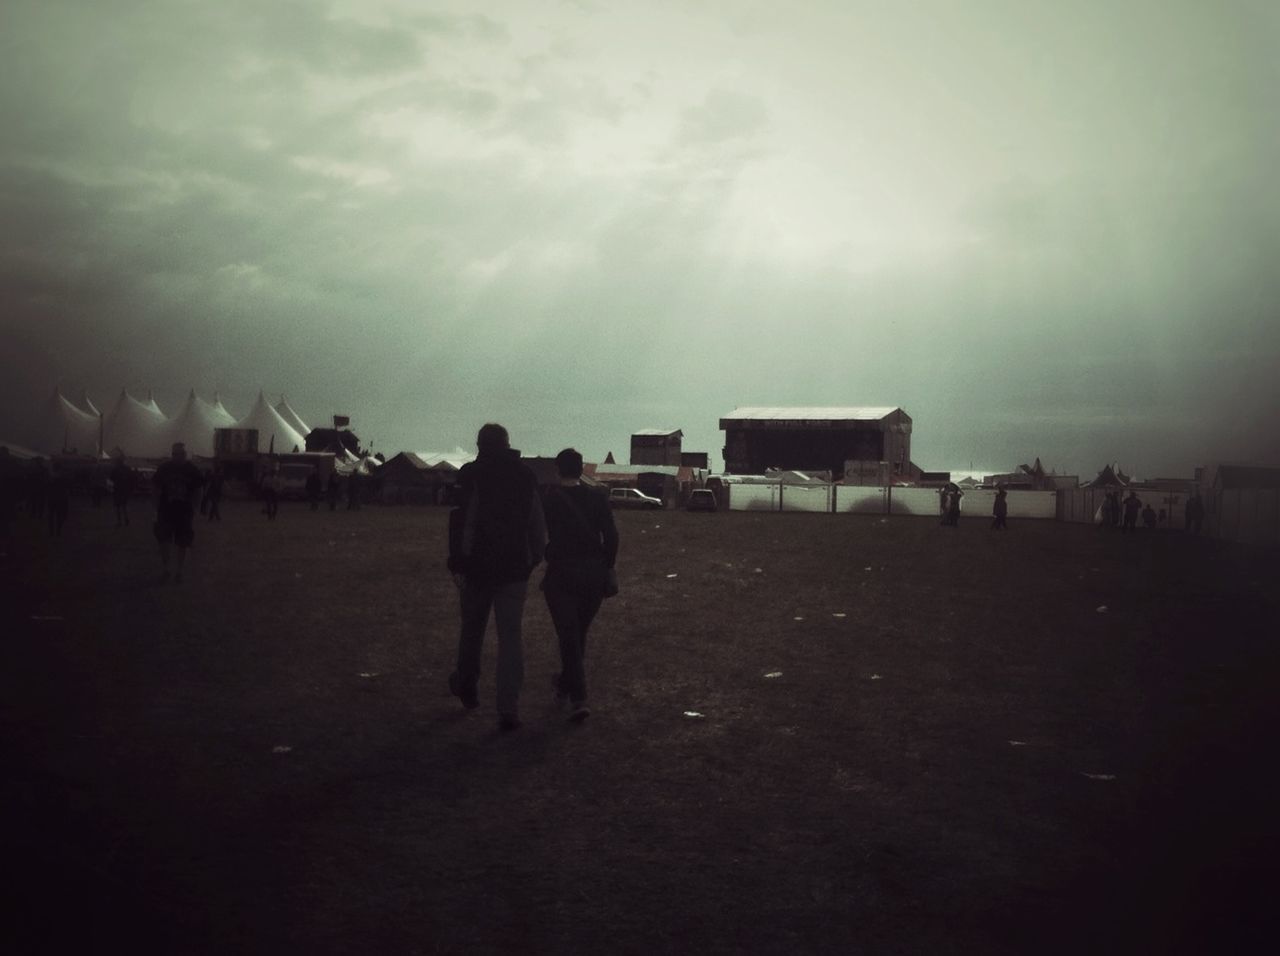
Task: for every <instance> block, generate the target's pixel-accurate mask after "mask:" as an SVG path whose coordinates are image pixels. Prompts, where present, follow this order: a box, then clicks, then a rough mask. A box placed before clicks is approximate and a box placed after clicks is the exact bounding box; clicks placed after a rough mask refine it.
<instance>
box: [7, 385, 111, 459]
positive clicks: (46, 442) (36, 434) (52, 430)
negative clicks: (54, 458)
mask: <svg viewBox="0 0 1280 956" xmlns="http://www.w3.org/2000/svg"><path fill="white" fill-rule="evenodd" d="M99 430H100V421H99V418H98V416H97V415H93V414H91V413H89V412H87V411H85V410H84V409H83V408H80V407H78V406H77V405H76V404H75V403H74V402H72V401H71V400H70V399H68V398H67V397H66V396H65V395H63V394H62V389H60V388H58V387H56V386H55V387H54V389H53V394H52V395H50V396H49V400H48V401H47V402H45V404H44V406H43V407H42V408H41V409H40V411H39V413H38V414H37V415H36V418H35V421H34V422H33V423H32V426H31V433H30V434H29V435H27V436H25V437H26V443H27V444H28V445H30V446H31V448H32V449H33V450H35V451H38V452H40V453H41V454H45V455H56V454H59V453H61V452H70V451H74V452H76V453H78V454H82V455H96V454H97V453H98V440H99Z"/></svg>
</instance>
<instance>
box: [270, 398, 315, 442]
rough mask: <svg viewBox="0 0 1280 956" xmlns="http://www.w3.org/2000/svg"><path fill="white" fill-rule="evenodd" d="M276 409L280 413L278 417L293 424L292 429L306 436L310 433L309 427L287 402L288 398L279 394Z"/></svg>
mask: <svg viewBox="0 0 1280 956" xmlns="http://www.w3.org/2000/svg"><path fill="white" fill-rule="evenodd" d="M276 411H277V412H279V413H280V417H281V418H283V419H284V420H285V421H286V422H288V423H289V424H290V425H292V426H293V428H294V430H295V431H296V432H297V433H298V434H299V435H301V436H302V437H303V438H306V437H307V436H308V435H310V434H311V427H310V426H309V425H307V423H306V422H304V421H303V420H302V417H301V416H300V415H299V414H298V413H297V412H295V411H294V410H293V406H292V405H290V404H289V400H288V399H287V398H285V397H284V396H283V395H281V396H280V404H278V405H277V406H276Z"/></svg>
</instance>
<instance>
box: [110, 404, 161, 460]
mask: <svg viewBox="0 0 1280 956" xmlns="http://www.w3.org/2000/svg"><path fill="white" fill-rule="evenodd" d="M147 398H148V401H147V402H146V403H145V404H144V403H143V402H140V401H138V400H137V399H136V398H134V397H133V396H132V395H130V394H129V392H128V391H127V390H126V389H123V388H122V389H120V397H119V398H118V399H117V400H116V404H115V407H114V408H112V409H111V412H110V413H109V414H108V415H107V418H106V424H105V427H104V429H103V432H104V439H103V450H104V451H106V452H108V453H109V454H111V455H116V454H123V455H126V456H128V457H129V458H167V457H168V456H169V446H170V444H171V443H172V439H171V438H170V437H169V434H170V430H169V419H167V418H165V416H164V413H163V412H162V411H160V407H159V406H158V405H156V403H155V398H154V397H153V396H151V395H150V394H148V396H147Z"/></svg>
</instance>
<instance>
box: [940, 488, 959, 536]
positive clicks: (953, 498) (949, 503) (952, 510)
mask: <svg viewBox="0 0 1280 956" xmlns="http://www.w3.org/2000/svg"><path fill="white" fill-rule="evenodd" d="M962 497H964V492H963V491H961V490H960V486H959V485H948V486H947V488H946V491H944V492H943V514H942V523H943V524H944V525H949V526H950V527H952V528H958V527H959V526H960V499H961V498H962Z"/></svg>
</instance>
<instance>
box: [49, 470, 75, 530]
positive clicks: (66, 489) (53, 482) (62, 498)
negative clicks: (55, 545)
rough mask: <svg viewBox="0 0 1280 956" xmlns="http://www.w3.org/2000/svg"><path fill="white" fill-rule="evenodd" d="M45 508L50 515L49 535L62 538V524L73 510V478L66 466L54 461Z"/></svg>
mask: <svg viewBox="0 0 1280 956" xmlns="http://www.w3.org/2000/svg"><path fill="white" fill-rule="evenodd" d="M45 510H46V512H47V513H48V517H49V537H51V538H61V537H62V526H63V525H64V524H66V523H67V512H68V511H70V510H71V479H70V476H69V475H68V474H67V471H66V469H65V468H63V467H61V466H60V465H58V464H57V463H56V462H55V463H54V465H53V467H52V469H50V472H49V482H48V484H47V485H46V490H45Z"/></svg>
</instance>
